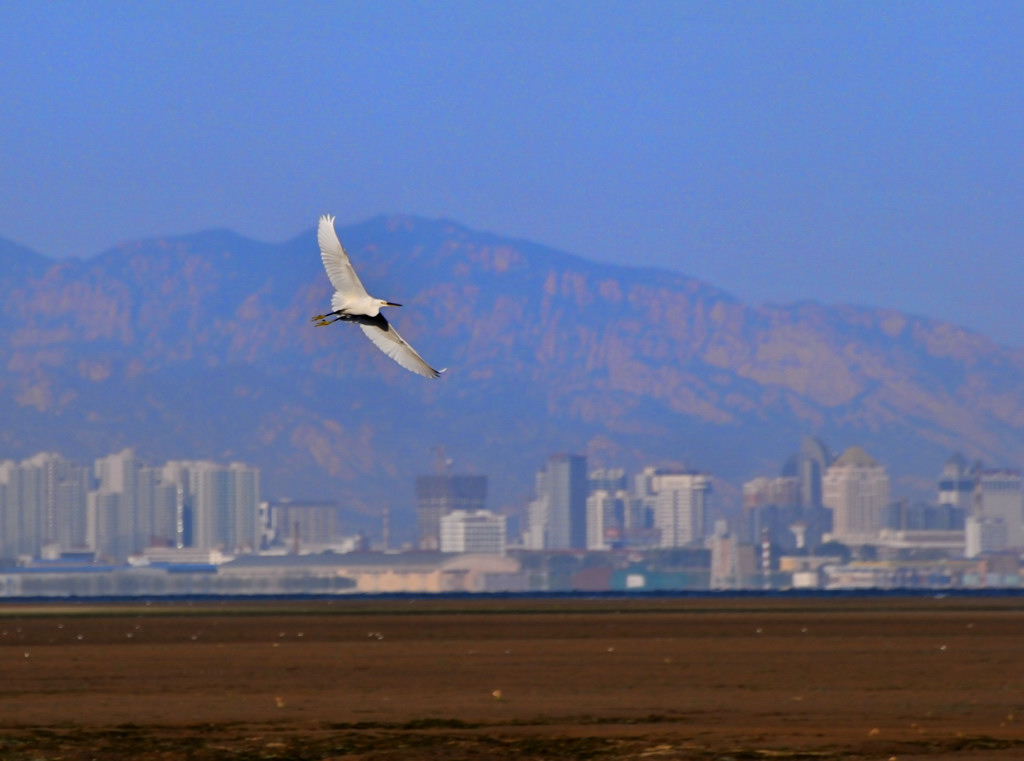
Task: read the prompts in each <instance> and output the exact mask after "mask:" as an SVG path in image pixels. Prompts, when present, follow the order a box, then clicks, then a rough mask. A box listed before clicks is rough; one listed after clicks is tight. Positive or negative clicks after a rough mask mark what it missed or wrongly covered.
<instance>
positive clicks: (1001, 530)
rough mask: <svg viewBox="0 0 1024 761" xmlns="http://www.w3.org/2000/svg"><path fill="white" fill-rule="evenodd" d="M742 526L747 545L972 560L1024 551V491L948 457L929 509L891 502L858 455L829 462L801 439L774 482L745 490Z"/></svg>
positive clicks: (1001, 475)
mask: <svg viewBox="0 0 1024 761" xmlns="http://www.w3.org/2000/svg"><path fill="white" fill-rule="evenodd" d="M741 523H742V526H741V531H740V535H741V537H742V538H743V539H745V540H746V541H748V542H751V543H757V541H758V539H759V538H761V539H765V538H767V539H768V540H770V542H771V543H772V544H773V545H775V546H778V547H782V548H784V549H790V548H810V549H813V548H814V547H816V546H818V545H819V544H821V543H822V542H825V541H834V542H839V543H841V544H844V545H847V546H850V547H858V546H865V545H881V546H890V547H898V548H917V549H932V550H946V551H949V552H950V553H951V554H959V555H961V556H963V557H968V558H971V557H977V556H979V555H983V554H989V553H998V552H1002V551H1004V550H1021V549H1024V489H1022V481H1021V472H1020V471H1019V470H1015V469H1006V468H998V469H993V468H988V467H985V465H984V464H983V463H981V462H980V461H978V462H974V463H968V462H967V460H966V459H965V458H964V457H963V456H961V455H960V454H953V455H952V456H951V457H950V458H949V459H948V460H947V461H946V463H945V464H944V465H943V467H942V471H941V473H940V475H939V477H938V479H937V484H936V501H935V502H934V503H924V502H918V503H911V502H909V501H908V500H905V499H900V500H892V499H891V497H890V483H889V476H888V474H887V472H886V469H885V467H884V466H883V465H882V464H881V463H879V462H878V461H876V460H875V459H874V458H873V457H871V456H870V455H869V454H868V453H867V452H865V451H864V450H863V449H862V448H860V447H851V448H849V449H847V450H846V451H845V452H844V453H843V454H842V455H841V456H839V457H837V458H834V459H833V458H832V457H831V456H830V454H829V452H828V449H827V448H826V447H825V445H824V444H823V443H822V442H820V441H818V440H817V439H811V438H806V439H805V440H804V442H803V446H802V447H801V450H800V452H798V453H797V454H795V455H793V457H791V458H790V459H789V460H788V461H787V463H786V465H785V466H784V467H783V469H782V472H781V474H780V475H779V476H776V477H760V478H755V479H753V480H751V481H748V482H747V483H746V484H744V486H743V519H742V521H741Z"/></svg>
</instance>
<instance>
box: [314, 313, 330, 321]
mask: <svg viewBox="0 0 1024 761" xmlns="http://www.w3.org/2000/svg"><path fill="white" fill-rule="evenodd" d="M326 319H327V315H325V314H318V315H317V316H316V317H314V318H313V322H316V321H317V320H326Z"/></svg>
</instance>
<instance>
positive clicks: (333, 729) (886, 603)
mask: <svg viewBox="0 0 1024 761" xmlns="http://www.w3.org/2000/svg"><path fill="white" fill-rule="evenodd" d="M1021 664H1024V598H1014V597H985V598H966V597H955V596H953V597H944V598H923V597H908V598H897V597H886V598H872V597H844V598H829V599H822V598H787V597H775V598H760V597H751V598H727V597H722V598H719V597H703V598H686V599H647V598H643V599H592V600H575V599H551V598H541V599H519V598H515V599H464V600H463V599H458V600H453V599H410V600H403V599H389V600H361V599H357V598H345V599H339V600H333V601H316V602H294V603H293V602H277V601H272V602H224V603H219V602H204V603H198V602H196V603H191V604H189V603H182V602H178V603H165V602H153V603H151V604H144V603H124V604H103V605H94V604H89V603H78V604H44V605H20V604H16V603H2V604H0V759H4V760H5V761H8V760H10V761H22V760H24V759H63V760H65V761H79V760H80V759H93V758H96V759H104V760H108V759H109V760H113V761H119V760H120V759H133V761H148V760H149V759H161V760H165V759H167V760H169V759H192V760H194V761H207V760H209V761H215V760H216V761H220V760H221V759H225V760H226V759H234V760H239V759H242V760H245V759H318V760H320V759H342V758H362V759H524V758H525V759H559V758H565V759H605V758H607V759H651V760H652V761H659V760H660V759H667V760H671V759H726V758H731V759H891V758H896V759H917V760H919V761H938V760H940V759H942V760H946V759H996V760H1000V759H1017V758H1022V757H1024V666H1022V665H1021Z"/></svg>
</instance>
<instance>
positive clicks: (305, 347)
mask: <svg viewBox="0 0 1024 761" xmlns="http://www.w3.org/2000/svg"><path fill="white" fill-rule="evenodd" d="M339 234H340V236H341V239H342V241H343V242H344V243H345V245H346V247H347V248H348V250H349V253H350V255H351V256H352V258H353V260H354V261H355V263H356V266H357V268H358V269H359V271H360V274H361V275H362V277H363V281H364V282H365V283H366V285H367V287H368V289H369V290H370V292H371V293H374V294H375V295H379V296H381V297H385V298H388V299H392V300H395V301H399V302H401V303H403V304H405V305H406V306H405V307H404V308H402V309H398V310H394V311H393V312H392V313H391V315H390V316H391V317H392V318H393V319H394V321H395V323H396V325H397V326H398V328H399V330H400V331H401V332H402V334H403V335H404V336H405V337H406V338H407V339H409V340H410V342H411V343H413V344H414V345H415V346H416V347H417V349H419V350H420V352H421V353H422V354H423V355H424V356H425V357H426V358H427V359H428V361H430V362H432V363H433V364H435V365H437V366H441V367H447V368H448V373H447V374H446V375H445V376H444V377H443V378H442V379H441V380H439V381H433V382H432V381H427V380H425V379H423V378H420V377H418V376H415V375H412V374H410V373H408V372H406V371H404V370H402V369H401V368H400V367H398V366H397V365H395V364H394V363H392V362H391V361H390V360H388V359H387V358H386V357H384V356H383V355H382V354H380V353H379V352H378V351H377V350H376V349H374V348H373V346H372V345H371V344H370V343H369V342H367V341H366V340H365V338H363V336H362V335H361V333H360V332H359V331H358V330H356V329H355V328H353V327H351V326H344V325H338V326H332V327H330V328H315V327H313V326H312V324H311V322H310V320H309V318H310V317H311V316H312V315H314V314H318V313H320V312H321V311H323V309H324V307H325V306H326V304H327V301H328V298H329V294H330V288H329V284H328V282H327V278H326V276H325V275H324V273H323V270H322V268H321V265H320V261H319V255H318V251H317V247H316V241H315V235H314V232H313V231H312V230H310V231H309V232H308V233H305V234H303V235H302V236H300V237H299V238H297V239H295V240H293V241H288V242H286V243H283V244H280V245H271V244H265V243H259V242H255V241H251V240H247V239H244V238H242V237H239V236H237V235H235V234H233V233H230V232H225V231H211V232H206V233H200V234H197V235H191V236H185V237H180V238H172V239H154V240H146V241H138V242H133V243H130V244H126V245H124V246H121V247H119V248H117V249H114V250H111V251H107V252H105V253H102V254H100V255H98V256H95V257H93V258H90V259H88V260H84V261H83V260H60V261H51V260H48V259H45V258H43V257H41V256H38V255H36V254H34V253H32V252H31V251H27V250H25V249H23V248H20V247H17V246H15V245H14V244H10V243H7V242H2V241H0V287H2V288H3V292H4V293H5V294H6V296H5V298H4V300H3V302H2V303H0V367H3V373H2V375H0V421H2V422H0V458H2V457H14V458H18V457H23V456H27V455H29V454H32V453H34V452H36V451H39V450H41V449H53V450H56V451H59V452H61V453H62V454H64V455H65V456H68V457H72V458H76V459H82V460H86V459H90V458H92V457H95V456H99V455H103V454H106V453H108V452H110V451H113V450H114V449H116V448H120V447H123V446H128V445H133V446H135V447H136V448H137V450H138V451H139V453H140V454H141V455H142V456H143V457H144V458H146V459H149V460H151V461H154V462H155V461H160V460H162V459H167V458H186V457H187V458H195V457H209V458H214V459H222V460H226V459H241V460H245V461H248V462H252V463H255V464H258V465H260V466H261V467H263V468H264V473H265V481H264V486H265V491H266V493H267V495H268V496H281V495H291V496H296V497H312V496H331V497H335V498H338V499H340V500H342V501H343V502H345V503H346V504H349V505H351V506H352V507H353V508H356V509H361V510H363V511H365V512H366V513H367V514H375V513H376V512H377V511H378V510H379V508H380V506H381V504H382V503H384V502H387V503H388V504H389V505H390V506H391V508H392V511H393V512H397V513H398V514H401V513H402V511H407V510H408V509H409V508H410V507H411V505H412V479H413V477H414V476H415V475H416V474H417V473H422V472H429V471H430V469H431V467H432V463H433V455H432V452H431V448H432V447H434V446H436V445H443V446H444V447H445V449H446V451H447V452H448V454H449V455H450V456H451V457H452V458H453V459H454V461H455V469H456V470H463V471H476V472H483V473H487V474H488V475H489V476H490V477H491V485H492V495H493V500H492V506H495V507H498V506H510V507H515V506H518V505H519V503H520V502H521V501H522V500H523V499H525V498H527V497H528V496H529V495H530V493H531V491H532V474H533V471H534V470H535V468H536V467H537V466H539V465H540V464H541V463H542V462H543V460H544V459H545V457H546V456H547V454H549V453H551V452H554V451H561V450H571V451H577V452H587V453H588V454H589V455H590V456H591V458H592V460H593V461H594V462H595V463H603V464H608V465H614V464H622V465H625V466H627V467H630V468H635V467H639V466H641V465H644V464H648V463H660V462H679V461H686V462H687V463H689V464H691V465H693V466H697V467H702V468H707V469H709V470H711V471H712V472H713V473H714V474H716V475H717V476H719V477H720V478H722V479H723V481H725V482H728V483H731V484H732V485H733V486H738V485H739V484H740V483H742V481H743V480H744V479H746V478H748V477H751V476H753V475H757V474H761V473H773V472H775V471H776V470H777V469H778V467H779V466H780V465H781V463H782V461H783V460H784V458H785V457H786V455H787V454H788V453H789V452H790V451H792V450H793V449H795V448H796V446H797V445H798V443H799V437H800V435H801V434H803V433H811V434H815V435H818V436H820V437H822V438H823V439H824V440H825V441H826V442H827V443H828V444H829V445H830V446H831V447H832V448H833V449H842V448H844V447H846V446H849V445H851V444H860V445H862V446H864V447H865V448H866V449H868V450H869V451H870V452H871V453H872V454H874V455H875V456H876V457H877V458H878V459H880V460H881V461H883V462H884V463H886V464H887V465H888V466H889V468H890V472H891V473H892V474H893V475H894V477H895V483H896V487H895V490H896V491H897V492H900V491H904V492H907V493H910V494H912V495H913V496H926V495H927V494H928V493H929V492H930V491H931V489H932V484H933V483H934V479H935V476H936V475H937V473H938V471H939V469H940V467H941V464H942V461H943V460H944V458H945V457H946V456H947V455H948V454H949V452H950V451H951V450H953V449H959V450H961V451H963V452H964V454H965V455H967V456H968V457H982V458H984V459H985V460H986V461H988V462H991V463H992V464H1005V465H1020V464H1024V404H1022V397H1021V393H1020V392H1021V390H1022V388H1024V351H1021V350H1017V349H1010V348H1006V347H1003V346H1000V345H998V344H996V343H994V342H992V341H990V340H988V339H986V338H984V337H983V336H980V335H978V334H975V333H971V332H970V331H967V330H963V329H960V328H957V327H955V326H952V325H948V324H944V323H941V322H937V321H933V320H928V319H924V318H920V317H914V316H911V315H907V314H902V313H899V312H896V311H885V310H874V309H865V308H859V307H852V306H823V305H820V304H812V303H806V304H795V305H785V306H750V305H747V304H743V303H741V302H739V301H737V300H736V299H734V298H732V297H730V296H729V295H728V294H726V293H724V292H722V291H719V290H717V289H715V288H712V287H710V286H708V285H706V284H703V283H701V282H698V281H696V280H694V279H692V278H687V277H685V276H683V275H680V274H675V273H671V272H665V271H655V270H645V269H632V268H626V267H615V266H609V265H601V264H596V263H593V262H589V261H586V260H584V259H581V258H576V257H572V256H568V255H566V254H562V253H559V252H556V251H552V250H550V249H546V248H543V247H541V246H537V245H535V244H531V243H527V242H523V241H516V240H508V239H503V238H500V237H497V236H494V235H489V234H483V233H478V232H474V231H471V230H467V229H465V228H463V227H460V226H459V225H457V224H454V223H451V222H446V221H427V220H422V219H415V218H406V217H400V218H379V219H374V220H371V221H369V222H366V223H364V224H360V225H356V226H352V227H349V228H342V229H339ZM680 268H681V269H683V268H685V259H684V258H683V257H681V259H680ZM721 492H722V493H723V494H725V495H728V494H729V493H730V489H729V486H728V485H725V484H723V488H722V489H721Z"/></svg>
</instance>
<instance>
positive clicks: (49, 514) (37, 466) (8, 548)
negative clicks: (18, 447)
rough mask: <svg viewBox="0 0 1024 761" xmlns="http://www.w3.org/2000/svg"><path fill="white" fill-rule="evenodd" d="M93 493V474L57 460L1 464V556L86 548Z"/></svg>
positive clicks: (42, 457)
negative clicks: (49, 548) (45, 549)
mask: <svg viewBox="0 0 1024 761" xmlns="http://www.w3.org/2000/svg"><path fill="white" fill-rule="evenodd" d="M90 487H91V478H90V476H89V471H88V469H87V468H83V467H81V466H79V465H75V464H74V463H71V462H69V461H67V460H65V459H64V458H63V457H60V456H59V455H57V454H53V453H49V452H44V453H40V454H37V455H35V456H34V457H30V458H28V459H26V460H23V461H21V462H20V463H15V462H11V461H6V462H3V463H0V556H3V557H15V556H17V555H30V554H37V553H38V552H39V551H40V549H41V548H42V547H44V546H52V547H56V548H58V549H60V550H71V549H81V548H82V547H84V546H85V543H86V495H87V494H88V492H89V489H90Z"/></svg>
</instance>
